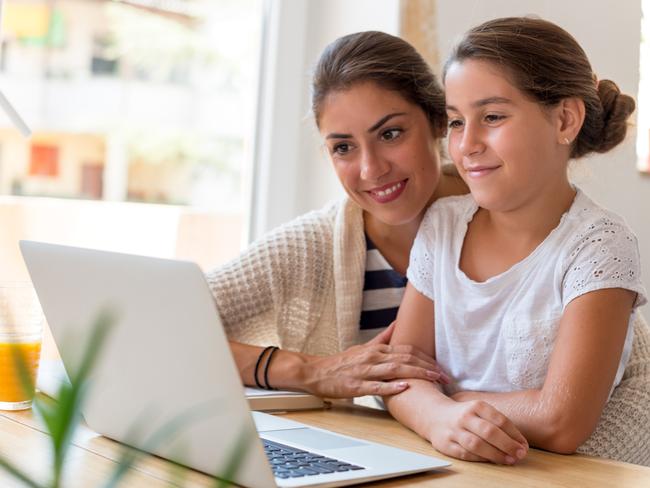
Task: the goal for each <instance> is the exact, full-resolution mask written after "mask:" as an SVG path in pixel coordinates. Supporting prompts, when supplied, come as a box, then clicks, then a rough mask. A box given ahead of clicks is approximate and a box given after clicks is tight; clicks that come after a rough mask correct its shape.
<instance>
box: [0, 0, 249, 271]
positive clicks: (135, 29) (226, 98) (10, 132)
mask: <svg viewBox="0 0 650 488" xmlns="http://www.w3.org/2000/svg"><path fill="white" fill-rule="evenodd" d="M3 17H4V18H3V40H2V48H1V53H0V54H1V56H0V86H1V87H2V90H3V91H4V93H5V94H6V95H7V97H9V98H10V99H11V101H12V102H13V103H14V105H15V107H16V108H17V109H18V110H19V112H20V113H21V115H22V116H23V118H24V119H25V120H26V122H27V123H28V125H29V126H30V127H31V128H32V130H33V132H34V134H33V136H32V137H31V138H30V139H24V138H23V137H21V135H20V134H19V133H18V131H17V130H15V129H13V128H12V126H11V124H10V122H9V120H8V119H7V118H6V117H4V116H2V117H0V195H9V196H20V197H49V198H56V199H66V200H67V202H63V203H62V202H61V201H59V200H57V201H56V202H52V201H51V200H43V199H38V200H35V199H25V198H23V199H20V200H15V199H14V200H7V199H6V198H5V200H4V201H5V204H7V203H8V202H9V201H11V202H13V203H14V204H15V205H18V203H20V204H21V205H22V206H27V207H30V206H31V207H30V208H43V207H47V209H50V210H51V211H52V212H54V213H51V215H50V212H49V211H48V210H47V209H45V210H42V211H41V213H42V212H45V213H46V214H47V215H44V216H43V217H42V218H41V219H40V220H43V221H45V222H47V221H50V220H51V219H54V220H60V219H64V218H66V217H65V215H67V217H74V216H75V215H79V214H81V213H83V211H84V208H86V209H90V208H93V209H96V208H97V205H94V206H93V205H92V203H91V202H88V200H91V201H92V200H96V201H110V202H144V203H149V204H165V205H168V206H170V208H167V209H160V208H156V207H155V206H144V207H141V208H134V207H132V206H128V205H126V206H125V205H124V204H122V205H112V207H113V208H114V209H115V211H114V212H113V214H114V218H111V215H110V214H111V212H110V211H109V208H110V207H111V205H108V207H106V206H104V207H106V208H104V209H103V210H102V214H101V215H102V217H103V219H104V221H103V222H101V223H103V224H104V225H105V227H106V229H111V232H108V231H107V232H105V234H107V235H102V234H101V233H100V234H99V235H97V236H96V237H97V238H91V237H88V238H87V239H83V240H82V241H83V242H79V241H78V240H75V239H73V238H72V236H71V235H70V232H69V231H68V234H67V235H63V234H61V235H57V234H52V232H51V230H50V232H49V233H47V238H48V240H55V241H63V242H71V243H81V244H88V245H92V246H94V247H107V248H118V249H120V248H122V249H124V250H136V248H137V249H140V248H141V249H143V250H144V249H149V250H150V251H149V252H148V253H149V254H151V253H153V254H161V255H168V254H171V255H172V256H173V255H177V256H178V255H180V256H181V257H188V258H191V259H194V260H197V261H200V262H201V263H202V264H203V265H204V266H206V267H208V266H211V265H214V264H216V263H217V262H220V261H223V260H224V259H226V258H227V257H231V256H233V255H234V254H235V253H236V252H237V251H238V249H239V247H240V244H241V237H242V228H243V219H244V214H245V211H246V208H245V207H246V202H245V201H244V200H245V198H244V197H245V191H244V189H243V185H245V181H244V178H243V175H244V174H245V172H246V168H245V166H246V164H247V161H248V159H249V158H250V149H249V148H250V140H251V138H252V136H253V129H254V117H255V104H256V90H257V74H258V73H257V72H258V51H259V48H260V30H261V26H262V6H261V0H125V1H115V0H113V1H108V0H6V1H5V6H4V15H3ZM3 198H4V197H3ZM61 205H63V207H62V210H61V211H64V212H65V215H59V214H58V213H56V212H55V211H54V209H55V208H59V207H61ZM89 205H90V207H89ZM147 209H149V212H148V211H147ZM147 213H151V217H146V214H147ZM39 215H40V213H39ZM135 215H141V216H142V217H141V218H143V219H144V220H143V222H142V223H143V224H144V223H147V222H149V223H151V221H152V220H153V221H156V218H155V217H154V215H159V219H163V220H164V219H165V217H162V216H163V215H169V218H168V220H169V222H168V224H165V225H167V226H168V227H175V228H176V230H177V234H178V232H179V231H180V227H183V232H184V235H177V238H176V242H175V243H170V244H169V245H167V247H170V246H173V247H174V249H173V252H172V251H170V250H169V249H165V250H162V249H161V250H160V251H159V252H156V245H155V242H152V243H151V244H152V245H153V246H150V247H147V246H148V244H149V243H148V242H145V241H147V240H150V241H155V240H157V239H158V240H159V239H161V236H160V235H156V234H155V232H152V233H153V235H149V236H148V237H147V236H146V233H145V232H142V235H139V234H136V236H137V239H138V244H137V245H135V246H134V245H126V242H127V241H128V240H129V239H128V236H123V237H120V236H118V235H117V234H123V232H122V230H123V227H122V226H123V225H125V226H126V227H127V228H128V227H129V222H128V220H125V219H129V218H131V219H132V218H134V216H135ZM91 220H94V219H91ZM60 223H61V227H66V225H65V224H64V223H63V222H60ZM31 224H34V222H32V223H31ZM31 224H30V223H29V222H28V223H27V224H26V225H31ZM97 224H98V222H93V223H92V224H91V223H90V222H80V223H79V225H86V226H89V225H97ZM34 225H36V224H34ZM161 225H162V224H161ZM68 227H69V225H68ZM163 227H164V226H163ZM218 229H220V230H218ZM152 230H153V229H152ZM198 232H201V233H202V234H203V236H204V242H203V247H204V248H205V249H203V250H201V251H197V252H195V253H194V254H192V252H189V254H188V253H187V252H186V251H187V249H189V247H192V246H194V247H195V248H196V246H198V245H199V242H194V241H195V240H196V238H197V235H196V234H197V233H198ZM215 233H218V234H219V236H218V239H211V238H210V236H211V235H215ZM33 234H36V235H38V234H39V232H38V230H34V232H32V233H31V234H30V235H33ZM109 234H113V237H112V238H110V236H109ZM131 235H132V236H133V234H131ZM5 237H6V236H5ZM215 237H217V236H215ZM111 239H112V240H111ZM116 240H121V241H120V242H124V243H125V244H124V245H120V243H119V242H116ZM179 246H180V247H181V248H186V251H183V249H180V250H179V249H178V247H179ZM188 246H189V247H188ZM158 247H160V243H158ZM168 251H169V252H168Z"/></svg>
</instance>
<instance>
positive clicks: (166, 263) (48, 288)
mask: <svg viewBox="0 0 650 488" xmlns="http://www.w3.org/2000/svg"><path fill="white" fill-rule="evenodd" d="M20 249H21V251H22V254H23V258H24V260H25V263H26V264H27V268H28V270H29V274H30V276H31V279H32V281H33V284H34V287H35V289H36V292H37V294H38V297H39V300H40V302H41V306H42V308H43V311H44V313H45V316H46V319H47V322H48V324H49V326H50V329H51V331H52V334H53V336H54V340H55V342H56V343H57V346H58V348H59V352H60V353H61V356H62V359H63V363H64V365H65V368H66V369H67V370H68V371H71V370H72V371H74V368H75V365H77V364H79V361H80V359H81V356H82V353H83V349H84V347H83V345H84V344H86V342H85V341H86V340H87V338H88V337H89V335H90V332H91V328H92V327H91V325H90V324H93V322H94V320H95V319H96V318H97V316H98V314H99V313H100V311H102V310H106V309H108V310H111V311H112V313H113V314H115V316H116V317H117V319H116V321H115V324H114V326H113V327H112V328H111V331H110V333H109V334H108V336H107V339H106V341H105V342H104V344H103V348H102V350H101V351H100V354H99V355H98V359H97V362H96V365H95V368H94V369H93V371H92V374H91V377H90V381H91V386H90V390H89V394H88V397H87V401H86V404H85V405H84V407H83V409H82V413H83V416H84V418H85V421H86V423H87V424H88V426H89V427H90V428H91V429H93V430H95V431H97V432H99V433H100V434H102V435H104V436H106V437H109V438H111V439H115V440H117V441H120V442H122V443H125V444H128V445H130V446H133V447H136V448H138V449H142V450H145V451H147V452H151V453H153V454H156V455H158V456H161V457H163V458H166V459H169V460H172V461H174V462H177V463H180V464H182V465H185V466H189V467H191V468H194V469H197V470H199V471H202V472H205V473H208V474H210V475H214V476H217V477H221V478H225V479H227V480H229V481H232V482H234V483H237V484H240V485H243V486H248V487H255V488H256V487H270V486H281V487H294V486H323V487H326V486H345V485H351V484H355V483H360V482H365V481H371V480H377V479H383V478H389V477H394V476H400V475H406V474H412V473H418V472H423V471H429V470H434V469H439V468H442V467H446V466H449V464H450V463H448V462H447V461H444V460H440V459H436V458H433V457H429V456H423V455H420V454H416V453H412V452H409V451H405V450H402V449H397V448H393V447H389V446H385V445H381V444H377V443H373V442H368V441H365V440H362V439H356V438H352V437H348V436H344V435H340V434H335V433H334V432H331V431H327V430H324V429H318V428H314V427H309V426H307V425H305V424H301V423H298V422H294V421H291V420H289V419H285V418H282V417H281V416H273V415H268V414H265V413H262V412H251V411H250V409H249V405H248V404H247V400H246V397H245V395H244V388H243V386H242V384H241V380H240V378H239V374H238V371H237V369H236V366H235V363H234V360H233V358H232V355H231V352H230V348H229V346H228V342H227V338H226V336H225V333H224V330H223V328H222V326H221V322H220V319H219V316H218V313H217V309H216V306H215V303H214V299H213V297H212V294H211V292H210V290H209V288H208V286H207V283H206V281H205V278H204V275H203V273H202V271H201V270H200V268H199V267H198V266H197V265H196V264H195V263H192V262H186V261H177V260H169V259H159V258H151V257H144V256H135V255H129V254H121V253H114V252H105V251H98V250H92V249H82V248H75V247H69V246H61V245H54V244H48V243H41V242H34V241H21V242H20ZM179 419H181V420H180V421H179ZM170 425H176V426H177V427H178V426H179V425H181V426H182V428H175V429H170ZM161 432H167V433H168V435H167V436H166V437H165V436H164V435H163V436H161V435H160V433H161ZM156 437H158V438H162V439H163V441H159V442H153V441H152V439H156Z"/></svg>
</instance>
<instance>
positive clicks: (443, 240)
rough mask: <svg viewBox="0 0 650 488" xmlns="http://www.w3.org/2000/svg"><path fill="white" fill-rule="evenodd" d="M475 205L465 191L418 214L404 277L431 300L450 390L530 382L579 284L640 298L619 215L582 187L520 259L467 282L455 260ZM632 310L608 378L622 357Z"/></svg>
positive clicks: (629, 236) (539, 379) (633, 254)
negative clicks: (628, 292) (420, 217)
mask: <svg viewBox="0 0 650 488" xmlns="http://www.w3.org/2000/svg"><path fill="white" fill-rule="evenodd" d="M476 210H477V206H476V203H475V202H474V200H473V199H472V197H471V196H469V195H466V196H461V197H450V198H444V199H441V200H439V201H438V202H436V203H435V204H434V205H432V206H431V207H430V208H429V210H428V211H427V213H426V214H425V216H424V219H423V221H422V224H421V226H420V230H419V231H418V235H417V237H416V239H415V243H414V245H413V249H412V250H411V259H410V265H409V268H408V272H407V276H408V279H409V281H410V282H411V283H412V284H413V285H414V286H415V288H416V289H417V290H418V291H419V292H420V293H423V294H424V295H425V296H427V297H429V298H430V299H431V300H433V301H434V302H435V320H436V331H435V340H436V359H437V360H438V361H439V362H440V364H441V365H442V366H443V367H444V368H445V369H446V370H447V371H448V372H449V373H450V374H451V376H452V377H453V378H454V379H455V380H456V385H454V387H453V388H452V389H451V390H450V391H449V393H452V392H453V391H455V390H456V389H459V390H473V391H493V392H499V391H513V390H519V389H530V388H540V387H541V386H542V385H543V382H544V378H545V377H546V371H547V369H548V365H549V360H550V356H551V352H552V350H553V345H554V343H555V338H556V335H557V332H558V328H559V322H560V318H561V316H562V312H563V310H564V308H565V307H566V306H567V304H568V303H569V302H571V300H573V299H574V298H576V297H578V296H580V295H583V294H585V293H587V292H589V291H593V290H598V289H603V288H625V289H628V290H632V291H635V292H636V293H637V299H636V301H635V304H634V306H635V308H636V307H638V306H640V305H643V304H644V303H645V302H646V292H645V290H644V288H643V285H642V283H641V280H640V276H639V275H640V259H639V251H638V246H637V240H636V237H635V236H634V234H633V233H632V232H631V231H630V229H629V228H628V227H627V225H626V224H625V222H624V221H623V219H622V218H621V217H619V216H617V215H615V214H614V213H612V212H609V211H607V210H605V209H603V208H601V207H599V206H598V205H596V204H595V203H594V202H593V201H592V200H590V199H589V198H588V197H587V196H586V195H585V194H584V193H583V192H582V191H580V190H577V195H576V197H575V200H574V202H573V204H572V206H571V208H570V209H569V210H568V211H567V212H566V213H565V214H564V215H563V216H562V218H561V220H560V223H559V224H558V226H557V227H556V228H555V229H554V230H553V231H552V232H551V233H550V234H549V235H548V236H547V237H546V239H545V240H544V241H543V242H542V243H541V244H540V245H539V246H538V247H537V248H536V249H535V250H534V251H533V252H532V253H531V254H530V255H529V256H528V257H526V258H525V259H524V260H522V261H520V262H519V263H517V264H515V265H514V266H512V267H511V268H510V269H509V270H507V271H505V272H504V273H501V274H499V275H497V276H494V277H492V278H490V279H488V280H487V281H485V282H480V283H479V282H476V281H473V280H471V279H469V278H468V277H467V276H466V275H465V274H464V273H463V272H462V271H461V270H460V269H459V267H458V263H459V260H460V253H461V249H462V244H463V241H464V238H465V233H466V231H467V224H468V223H469V222H470V221H471V220H472V218H473V215H474V213H475V212H476ZM631 324H632V317H631V318H630V326H629V327H628V333H627V336H626V339H625V346H624V350H623V353H622V356H621V360H620V364H619V368H618V372H617V374H616V379H615V383H614V385H616V384H618V383H619V382H620V380H621V377H622V375H623V371H624V369H625V365H626V363H627V361H628V358H629V355H630V351H631V347H632V339H633V329H632V326H631Z"/></svg>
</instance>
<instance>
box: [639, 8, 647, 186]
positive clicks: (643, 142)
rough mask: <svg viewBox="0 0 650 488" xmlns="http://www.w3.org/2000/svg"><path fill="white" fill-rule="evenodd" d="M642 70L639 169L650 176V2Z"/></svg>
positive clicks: (644, 28) (643, 36) (643, 25)
mask: <svg viewBox="0 0 650 488" xmlns="http://www.w3.org/2000/svg"><path fill="white" fill-rule="evenodd" d="M641 6H642V9H643V19H642V21H641V69H640V70H639V71H640V78H639V97H638V104H637V110H638V126H637V130H638V133H637V154H638V162H637V167H638V169H639V171H641V172H643V173H646V174H650V0H642V3H641Z"/></svg>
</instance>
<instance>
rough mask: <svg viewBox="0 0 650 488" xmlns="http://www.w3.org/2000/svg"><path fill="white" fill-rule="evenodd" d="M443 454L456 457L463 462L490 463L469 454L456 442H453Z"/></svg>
mask: <svg viewBox="0 0 650 488" xmlns="http://www.w3.org/2000/svg"><path fill="white" fill-rule="evenodd" d="M443 454H446V455H447V456H451V457H455V458H456V459H462V460H463V461H473V462H479V463H486V462H488V460H487V459H485V458H482V457H481V456H478V455H476V454H473V453H471V452H469V451H468V450H467V449H465V448H464V447H463V446H461V445H460V444H458V443H457V442H455V441H451V442H450V443H449V445H448V446H446V449H445V450H444V452H443Z"/></svg>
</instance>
